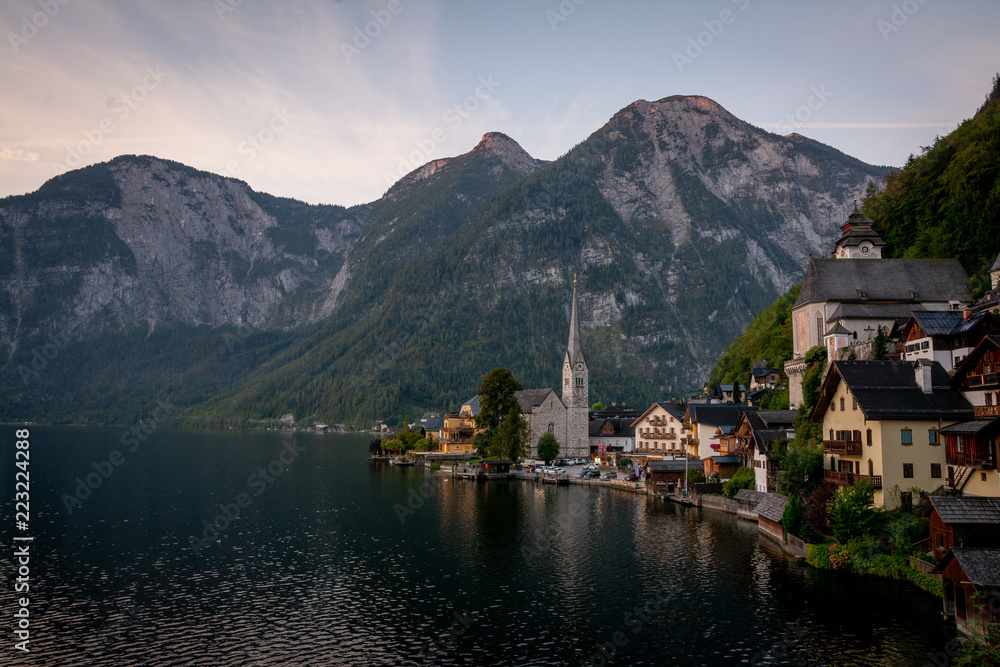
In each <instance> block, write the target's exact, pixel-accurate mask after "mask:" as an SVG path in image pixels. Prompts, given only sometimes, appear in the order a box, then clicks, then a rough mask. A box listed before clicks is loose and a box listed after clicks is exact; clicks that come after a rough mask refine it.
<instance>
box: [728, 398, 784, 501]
mask: <svg viewBox="0 0 1000 667" xmlns="http://www.w3.org/2000/svg"><path fill="white" fill-rule="evenodd" d="M796 414H797V413H796V411H795V410H758V411H756V412H745V413H743V416H742V417H741V418H740V422H739V424H738V425H737V426H736V437H737V440H738V443H739V444H738V447H737V451H736V454H737V456H738V457H739V459H740V466H741V467H744V468H751V469H753V471H754V478H755V481H754V488H755V489H756V490H757V491H761V492H765V493H772V492H775V491H777V490H778V464H777V461H776V460H775V459H774V457H773V456H772V447H773V445H774V443H776V442H778V441H781V440H792V439H794V438H795V430H794V429H793V425H794V423H795V416H796Z"/></svg>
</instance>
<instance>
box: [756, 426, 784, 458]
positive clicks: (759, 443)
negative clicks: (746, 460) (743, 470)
mask: <svg viewBox="0 0 1000 667" xmlns="http://www.w3.org/2000/svg"><path fill="white" fill-rule="evenodd" d="M777 440H788V431H786V430H785V429H779V428H772V429H754V432H753V445H754V447H755V448H756V449H757V451H758V452H760V453H761V454H763V455H764V456H766V457H767V458H768V459H770V458H771V447H770V445H771V443H772V442H775V441H777Z"/></svg>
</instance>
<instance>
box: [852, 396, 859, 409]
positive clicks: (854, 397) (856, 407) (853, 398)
mask: <svg viewBox="0 0 1000 667" xmlns="http://www.w3.org/2000/svg"><path fill="white" fill-rule="evenodd" d="M851 409H852V410H857V409H858V399H857V397H856V396H851Z"/></svg>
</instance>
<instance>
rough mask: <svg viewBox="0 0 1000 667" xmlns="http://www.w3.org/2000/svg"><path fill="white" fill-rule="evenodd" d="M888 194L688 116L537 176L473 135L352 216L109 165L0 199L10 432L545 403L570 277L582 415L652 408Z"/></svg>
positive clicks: (654, 120) (223, 182)
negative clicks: (467, 145)
mask: <svg viewBox="0 0 1000 667" xmlns="http://www.w3.org/2000/svg"><path fill="white" fill-rule="evenodd" d="M885 172H886V169H884V168H879V167H873V166H870V165H866V164H864V163H862V162H860V161H858V160H856V159H853V158H850V157H849V156H846V155H844V154H842V153H839V152H838V151H836V150H834V149H832V148H830V147H827V146H824V145H822V144H819V143H817V142H814V141H811V140H809V139H806V138H804V137H801V136H798V135H794V134H793V135H789V136H787V137H781V136H777V135H774V134H770V133H767V132H765V131H763V130H760V129H759V128H755V127H753V126H751V125H749V124H747V123H744V122H742V121H740V120H739V119H737V118H735V117H734V116H732V115H731V114H729V113H728V112H726V111H725V110H724V109H723V108H722V107H720V106H719V105H718V104H716V103H715V102H713V101H711V100H709V99H707V98H704V97H680V96H676V97H668V98H665V99H663V100H659V101H657V102H646V101H638V102H635V103H633V104H631V105H629V106H628V107H626V108H625V109H623V110H622V111H620V112H619V113H618V114H616V115H615V116H614V117H613V118H612V119H611V120H610V121H609V122H608V124H607V125H605V126H604V127H603V128H601V129H600V130H598V131H597V132H595V133H594V134H593V135H592V136H591V137H589V138H588V139H587V140H586V141H584V142H583V143H581V144H580V145H578V146H576V147H575V148H574V149H572V150H571V151H570V152H569V153H567V154H566V155H564V156H563V157H561V158H560V159H558V160H556V161H555V162H552V163H546V162H543V161H540V160H535V159H533V158H532V157H531V156H530V155H528V154H527V153H526V152H525V151H524V150H523V149H522V148H521V147H520V146H518V145H517V143H516V142H515V141H513V140H512V139H510V138H509V137H506V136H505V135H502V134H499V133H491V134H487V135H486V136H485V137H484V138H483V140H482V141H481V142H480V144H479V145H478V146H476V147H475V148H474V149H473V150H472V151H470V152H469V153H466V154H465V155H461V156H458V157H455V158H450V159H445V160H435V161H433V162H430V163H428V164H426V165H424V166H422V167H420V168H419V169H417V170H415V171H413V172H411V173H410V174H408V175H407V176H405V177H404V178H402V179H401V180H400V181H399V182H398V183H396V184H395V185H394V186H393V187H392V188H390V189H389V191H388V192H387V193H386V194H385V195H384V196H383V197H382V198H381V199H379V200H378V201H375V202H372V203H370V204H367V205H363V206H356V207H352V208H350V209H345V208H342V207H336V206H310V205H307V204H304V203H301V202H296V201H293V200H288V199H281V198H275V197H271V196H269V195H265V194H261V193H256V192H253V191H252V190H251V189H250V188H249V187H248V186H247V185H246V184H245V183H242V182H240V181H236V180H233V179H228V178H223V177H219V176H216V175H213V174H207V173H204V172H198V171H196V170H193V169H190V168H188V167H184V166H183V165H178V164H176V163H171V162H167V161H164V160H159V159H157V158H151V157H142V156H140V157H137V156H122V157H119V158H116V159H115V160H112V161H111V162H109V163H105V164H101V165H94V166H92V167H88V168H85V169H81V170H78V171H75V172H70V173H67V174H65V175H63V176H60V177H57V178H55V179H53V180H51V181H49V182H48V183H46V184H45V185H44V186H43V187H42V188H40V189H39V190H38V191H37V192H35V193H32V194H30V195H25V196H21V197H8V198H6V199H4V200H0V234H3V237H2V238H0V253H2V254H3V255H4V256H5V257H6V258H7V259H8V260H9V261H8V262H6V263H5V264H4V266H5V267H6V273H5V274H4V275H0V297H2V298H0V342H2V343H3V344H4V349H5V351H6V357H5V359H4V361H5V362H6V363H5V368H4V370H5V371H6V372H5V373H4V374H3V379H2V380H0V382H3V383H4V384H3V385H2V388H3V389H4V394H3V395H4V397H5V400H6V404H4V405H3V406H0V410H2V412H3V414H4V415H5V416H6V417H7V418H24V417H32V418H36V419H73V420H115V421H128V420H131V419H136V418H139V417H141V416H142V415H143V414H146V412H145V411H147V410H150V408H149V406H150V405H152V401H153V397H154V396H157V397H159V396H162V395H170V396H171V397H172V400H173V401H174V403H175V404H176V405H178V408H179V410H178V415H180V416H182V417H184V418H186V419H187V420H188V421H189V423H199V424H215V425H220V424H227V423H228V424H237V423H238V424H242V423H246V422H247V421H248V420H256V419H262V418H271V417H276V416H279V415H282V414H286V413H293V414H294V415H296V417H297V418H299V419H303V420H324V421H353V422H359V423H360V422H363V421H367V420H370V419H372V418H376V417H386V416H391V415H400V414H402V413H404V412H410V413H415V412H416V411H418V410H422V409H425V408H431V407H434V408H439V409H440V408H444V409H448V408H452V407H455V405H456V404H457V403H458V402H460V401H461V400H463V399H465V398H467V397H468V395H469V394H470V393H472V392H473V391H475V389H476V388H477V387H478V384H479V380H480V378H481V377H482V376H483V375H484V374H485V373H486V372H488V371H489V370H490V369H492V368H493V367H495V366H507V367H509V368H511V369H512V370H513V371H514V372H515V375H517V377H518V378H519V379H520V380H521V382H522V384H524V385H525V386H551V385H553V384H554V383H557V382H558V378H559V374H558V372H557V371H558V368H559V360H560V358H561V355H562V353H563V348H564V347H565V339H566V332H567V327H568V318H569V311H568V308H569V294H570V291H571V283H572V281H573V279H574V276H576V278H577V280H578V284H579V286H580V294H581V295H580V306H581V315H582V322H583V326H584V329H585V333H584V346H585V349H586V351H587V354H588V361H589V362H590V365H591V390H592V395H593V396H594V400H598V399H601V400H604V401H605V402H608V401H609V400H625V399H628V400H629V401H630V402H634V403H639V404H643V403H647V402H649V401H652V400H655V399H659V398H662V397H664V396H665V395H668V394H676V393H679V392H682V391H684V390H686V389H687V388H688V387H690V386H692V385H695V384H700V383H701V382H700V380H701V379H703V378H704V376H705V374H706V373H707V371H708V369H709V368H710V366H711V362H712V361H713V360H714V359H715V358H717V357H718V355H719V354H720V353H721V352H722V350H723V349H724V347H725V344H726V343H727V342H728V341H729V340H731V339H732V338H733V337H734V336H735V335H736V334H737V333H738V332H739V331H741V330H742V328H743V327H744V326H745V325H746V324H747V323H748V322H749V321H750V320H751V319H752V317H753V316H754V315H755V314H756V313H757V312H759V311H760V310H762V309H763V308H764V307H766V306H767V305H768V304H770V303H771V302H772V301H773V300H774V298H775V297H776V296H777V295H778V294H781V293H783V292H784V291H785V290H786V289H787V288H788V287H789V286H790V285H791V284H793V283H794V282H796V281H797V280H798V279H799V277H800V276H801V273H802V271H803V267H804V264H805V262H806V261H807V259H808V257H809V256H810V254H826V251H827V249H828V247H829V245H830V243H831V242H832V240H833V239H834V237H835V232H836V231H837V226H838V224H839V222H840V220H841V218H842V210H843V208H844V206H845V205H846V203H847V202H849V201H850V199H851V198H852V197H853V196H854V194H855V193H857V192H859V191H863V190H864V188H865V187H866V185H867V183H868V182H869V181H871V180H875V179H879V178H881V177H882V176H883V175H884V174H885ZM53 336H55V337H56V338H57V339H59V340H62V339H63V338H65V339H67V340H69V341H70V342H68V343H65V344H62V345H56V343H54V342H52V343H51V344H50V341H53V340H55V339H53ZM46 345H49V347H48V348H46V347H45V346H46ZM53 346H55V347H53ZM46 351H48V352H49V353H51V354H50V355H45V354H42V358H41V359H39V356H38V355H39V354H40V353H44V352H46ZM52 354H54V355H55V357H54V358H49V357H50V356H51V355H52ZM33 363H34V366H32V364H33ZM38 366H42V368H41V369H38V368H36V367H38Z"/></svg>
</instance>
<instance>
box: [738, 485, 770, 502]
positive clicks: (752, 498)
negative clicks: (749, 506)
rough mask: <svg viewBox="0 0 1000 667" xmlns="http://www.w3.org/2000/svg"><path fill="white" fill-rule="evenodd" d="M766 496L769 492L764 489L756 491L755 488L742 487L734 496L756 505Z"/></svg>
mask: <svg viewBox="0 0 1000 667" xmlns="http://www.w3.org/2000/svg"><path fill="white" fill-rule="evenodd" d="M766 496H767V494H766V493H764V492H763V491H754V490H753V489H740V490H739V491H737V492H736V495H735V496H733V498H734V499H735V500H742V501H746V502H748V503H753V504H754V505H756V504H757V503H759V502H760V501H761V500H763V499H764V498H765V497H766Z"/></svg>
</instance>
